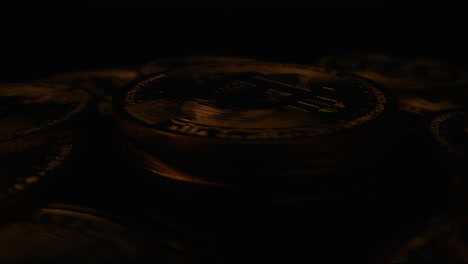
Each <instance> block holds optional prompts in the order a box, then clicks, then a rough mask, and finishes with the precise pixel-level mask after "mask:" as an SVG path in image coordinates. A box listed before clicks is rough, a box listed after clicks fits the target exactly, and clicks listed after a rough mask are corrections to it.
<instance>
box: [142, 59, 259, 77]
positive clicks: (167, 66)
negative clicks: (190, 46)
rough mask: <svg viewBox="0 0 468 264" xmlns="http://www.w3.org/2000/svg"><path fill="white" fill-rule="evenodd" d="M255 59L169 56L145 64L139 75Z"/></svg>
mask: <svg viewBox="0 0 468 264" xmlns="http://www.w3.org/2000/svg"><path fill="white" fill-rule="evenodd" d="M256 60H257V59H253V58H248V57H234V56H215V55H191V56H170V57H163V58H159V59H156V60H152V61H150V62H147V63H145V64H144V65H143V66H141V67H140V70H139V72H140V74H142V75H150V74H154V73H161V72H166V71H169V70H174V69H177V68H181V67H186V66H191V65H200V64H212V63H230V62H246V61H256Z"/></svg>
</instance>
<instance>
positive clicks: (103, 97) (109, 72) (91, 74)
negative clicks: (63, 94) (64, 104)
mask: <svg viewBox="0 0 468 264" xmlns="http://www.w3.org/2000/svg"><path fill="white" fill-rule="evenodd" d="M137 77H138V73H137V71H135V70H132V69H120V68H115V69H96V70H84V71H76V72H67V73H62V74H57V75H53V76H48V77H46V78H43V79H40V80H38V81H40V82H46V83H58V84H66V85H68V86H70V87H72V88H75V89H82V90H85V91H87V92H89V93H90V94H91V95H92V96H93V97H95V98H97V101H98V102H97V104H98V105H97V107H98V113H99V114H102V115H107V114H110V113H111V112H112V93H113V92H114V90H115V89H117V88H119V87H121V86H123V85H125V84H126V83H128V82H131V81H133V80H134V79H136V78H137Z"/></svg>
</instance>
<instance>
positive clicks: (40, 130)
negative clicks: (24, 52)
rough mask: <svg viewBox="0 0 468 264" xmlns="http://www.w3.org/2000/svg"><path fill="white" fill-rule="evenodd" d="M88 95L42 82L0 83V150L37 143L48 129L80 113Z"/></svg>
mask: <svg viewBox="0 0 468 264" xmlns="http://www.w3.org/2000/svg"><path fill="white" fill-rule="evenodd" d="M89 100H90V96H89V94H88V93H87V92H85V91H82V90H71V89H67V88H66V87H65V86H57V85H45V84H33V83H23V84H2V85H0V102H1V104H0V112H1V114H0V154H2V153H3V154H9V153H14V152H21V151H23V150H28V149H29V148H30V147H33V146H36V145H40V144H42V143H43V141H44V140H45V139H46V138H47V133H48V132H49V131H51V130H54V129H56V128H57V127H60V126H61V125H63V124H64V123H66V122H68V121H70V120H72V119H74V118H76V117H77V116H79V115H80V114H82V113H83V112H84V110H85V108H86V107H87V106H88V103H89Z"/></svg>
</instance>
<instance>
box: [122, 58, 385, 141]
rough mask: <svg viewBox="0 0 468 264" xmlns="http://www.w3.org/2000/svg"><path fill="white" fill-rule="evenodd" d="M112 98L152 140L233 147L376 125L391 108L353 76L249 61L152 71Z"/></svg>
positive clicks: (376, 91)
mask: <svg viewBox="0 0 468 264" xmlns="http://www.w3.org/2000/svg"><path fill="white" fill-rule="evenodd" d="M117 100H118V102H117V105H116V107H117V108H118V111H119V112H120V113H122V114H123V115H124V116H125V117H126V118H129V119H131V120H132V121H133V122H135V123H137V124H138V125H139V126H142V127H146V128H148V129H149V130H150V131H151V133H153V134H154V135H163V136H167V135H176V136H177V137H183V138H184V137H185V138H203V139H222V140H227V141H237V142H239V141H250V142H253V141H263V142H265V141H267V142H274V141H282V140H296V139H308V138H316V137H318V136H322V135H329V134H335V133H339V132H343V131H347V130H352V129H354V128H355V127H359V126H363V125H365V124H367V123H372V122H374V121H376V120H379V118H380V117H381V116H382V115H383V113H384V112H386V111H388V109H387V108H391V107H392V106H391V103H390V102H389V101H390V100H389V98H388V96H387V94H386V92H385V91H384V90H382V89H380V88H379V87H377V86H375V85H374V84H373V83H372V82H370V81H368V80H366V79H363V78H359V77H357V76H354V75H347V74H342V73H338V72H335V71H331V70H327V69H323V68H316V67H310V66H304V65H289V64H277V63H254V62H249V63H234V64H216V65H203V66H194V67H187V68H183V69H179V70H174V71H171V72H168V73H165V74H156V75H154V76H150V77H148V78H146V79H144V80H142V81H141V82H139V83H136V84H134V85H132V86H130V87H127V89H126V90H125V91H124V93H123V94H122V97H121V98H120V99H117ZM119 108H120V109H119ZM124 129H125V127H124ZM129 133H132V132H131V131H129Z"/></svg>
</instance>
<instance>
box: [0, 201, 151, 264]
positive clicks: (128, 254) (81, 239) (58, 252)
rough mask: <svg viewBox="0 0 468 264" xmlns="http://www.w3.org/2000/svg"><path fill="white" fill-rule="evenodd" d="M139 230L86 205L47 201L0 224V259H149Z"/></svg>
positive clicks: (81, 261) (6, 260) (98, 261)
mask: <svg viewBox="0 0 468 264" xmlns="http://www.w3.org/2000/svg"><path fill="white" fill-rule="evenodd" d="M147 243H148V241H146V240H145V239H144V238H143V236H141V234H139V233H138V232H136V231H134V230H132V229H129V228H128V227H127V226H125V225H123V224H121V223H119V222H115V221H114V219H111V218H109V217H107V216H105V215H102V214H100V213H99V212H97V211H95V210H92V209H90V208H81V207H77V206H69V205H60V204H50V205H49V206H47V207H44V208H40V209H39V210H38V211H37V212H36V213H34V214H33V215H31V216H29V217H26V218H23V219H19V220H17V221H14V222H11V223H9V224H8V225H5V226H3V227H1V228H0V244H2V247H1V249H0V262H2V263H132V261H149V260H150V258H149V256H150V254H153V253H156V252H150V251H149V248H150V245H149V244H147Z"/></svg>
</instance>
